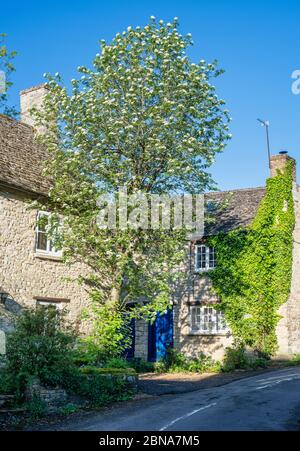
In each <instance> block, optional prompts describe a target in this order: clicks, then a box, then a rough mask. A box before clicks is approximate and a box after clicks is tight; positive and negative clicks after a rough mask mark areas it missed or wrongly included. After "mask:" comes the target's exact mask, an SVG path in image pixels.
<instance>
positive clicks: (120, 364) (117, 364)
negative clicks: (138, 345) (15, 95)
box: [103, 357, 131, 368]
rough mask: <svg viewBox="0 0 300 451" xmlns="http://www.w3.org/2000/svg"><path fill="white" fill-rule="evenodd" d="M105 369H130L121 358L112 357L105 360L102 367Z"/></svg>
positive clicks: (126, 362)
mask: <svg viewBox="0 0 300 451" xmlns="http://www.w3.org/2000/svg"><path fill="white" fill-rule="evenodd" d="M103 366H105V367H107V368H130V366H131V365H130V363H129V361H128V360H126V359H122V358H121V357H112V358H111V359H108V360H106V362H105V364H104V365H103Z"/></svg>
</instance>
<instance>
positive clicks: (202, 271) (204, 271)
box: [194, 268, 215, 274]
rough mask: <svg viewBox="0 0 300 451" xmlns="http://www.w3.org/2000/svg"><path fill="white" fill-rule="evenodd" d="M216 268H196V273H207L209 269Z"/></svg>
mask: <svg viewBox="0 0 300 451" xmlns="http://www.w3.org/2000/svg"><path fill="white" fill-rule="evenodd" d="M214 269H215V268H205V269H195V270H194V273H195V274H205V273H207V272H209V271H213V270H214Z"/></svg>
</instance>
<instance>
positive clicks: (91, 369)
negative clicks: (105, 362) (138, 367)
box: [80, 366, 136, 376]
mask: <svg viewBox="0 0 300 451" xmlns="http://www.w3.org/2000/svg"><path fill="white" fill-rule="evenodd" d="M80 373H81V374H89V375H97V374H98V375H101V374H102V375H107V374H112V375H114V374H118V375H122V374H123V375H133V376H134V375H135V374H136V372H135V370H134V369H133V368H101V367H97V366H84V367H82V368H80Z"/></svg>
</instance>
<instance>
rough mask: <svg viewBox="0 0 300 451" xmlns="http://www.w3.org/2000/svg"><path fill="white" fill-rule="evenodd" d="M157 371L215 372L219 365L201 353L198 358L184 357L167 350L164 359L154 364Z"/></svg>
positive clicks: (172, 350)
mask: <svg viewBox="0 0 300 451" xmlns="http://www.w3.org/2000/svg"><path fill="white" fill-rule="evenodd" d="M156 370H157V371H167V372H171V373H178V372H192V373H204V372H217V371H219V370H220V364H219V363H217V362H215V361H214V360H213V359H212V358H211V357H210V356H206V355H205V354H203V353H201V354H200V355H199V357H186V356H185V355H184V354H181V353H180V352H177V351H175V350H174V349H169V350H168V352H167V355H166V357H165V358H164V359H163V360H162V361H161V362H158V363H157V364H156Z"/></svg>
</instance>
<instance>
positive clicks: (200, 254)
mask: <svg viewBox="0 0 300 451" xmlns="http://www.w3.org/2000/svg"><path fill="white" fill-rule="evenodd" d="M196 267H197V269H205V268H206V248H205V246H197V256H196Z"/></svg>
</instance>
